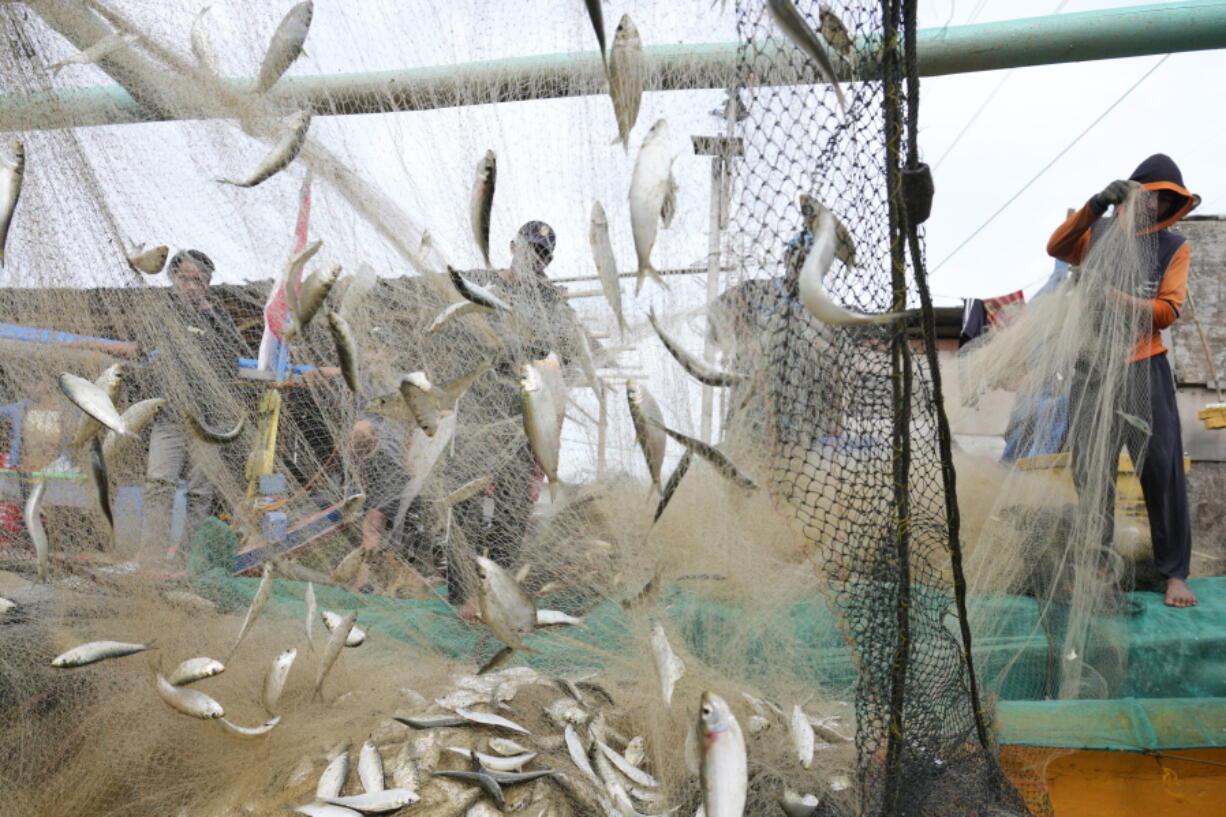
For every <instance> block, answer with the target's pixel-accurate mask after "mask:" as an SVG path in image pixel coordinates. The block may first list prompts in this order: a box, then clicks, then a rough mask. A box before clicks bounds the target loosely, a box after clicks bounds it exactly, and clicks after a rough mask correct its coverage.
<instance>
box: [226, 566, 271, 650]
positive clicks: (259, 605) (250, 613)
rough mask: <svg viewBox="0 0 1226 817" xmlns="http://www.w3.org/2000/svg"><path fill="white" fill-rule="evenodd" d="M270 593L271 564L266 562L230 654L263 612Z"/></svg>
mask: <svg viewBox="0 0 1226 817" xmlns="http://www.w3.org/2000/svg"><path fill="white" fill-rule="evenodd" d="M270 595H272V565H271V564H269V563H267V562H266V563H265V564H264V570H263V572H262V573H261V574H260V584H259V587H257V588H256V590H255V595H254V596H252V598H251V606H250V607H248V608H247V615H246V617H245V618H244V619H243V626H242V627H241V628H240V629H239V631H238V638H236V639H234V646H233V647H231V648H230V655H233V654H234V651H235V650H237V649H238V645H239V644H241V643H243V639H244V638H246V637H247V633H248V632H250V631H251V626H252V625H253V624H255V620H256V619H257V618H259V617H260V613H262V612H264V607H265V606H266V605H267V604H268V597H269V596H270ZM227 660H228V659H227Z"/></svg>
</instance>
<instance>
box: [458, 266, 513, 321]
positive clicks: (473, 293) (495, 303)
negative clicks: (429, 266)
mask: <svg viewBox="0 0 1226 817" xmlns="http://www.w3.org/2000/svg"><path fill="white" fill-rule="evenodd" d="M447 274H448V276H450V278H451V285H452V286H453V287H455V290H456V292H458V293H460V297H461V298H463V299H464V300H466V301H472V302H473V303H475V304H476V305H477V306H483V307H485V308H486V309H498V310H501V311H503V312H510V311H511V307H510V306H509V305H508V304H507V302H506V301H504V300H502V299H501V298H499V297H498V296H497V295H495V294H494V293H493V292H490V291H489V290H488V289H486V288H485V287H483V286H480V285H478V284H474V283H473V282H472V281H469V280H468V279H466V278H465V277H464V276H463V275H461V274H460V271H459V270H457V269H455V268H454V267H450V266H449V267H447Z"/></svg>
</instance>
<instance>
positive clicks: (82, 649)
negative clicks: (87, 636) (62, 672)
mask: <svg viewBox="0 0 1226 817" xmlns="http://www.w3.org/2000/svg"><path fill="white" fill-rule="evenodd" d="M147 649H149V648H148V647H146V646H145V645H144V644H130V643H128V642H126V641H90V642H89V643H88V644H82V645H81V646H79V647H73V648H72V649H71V650H69V651H68V652H65V653H61V654H60V655H57V656H56V657H55V658H53V659H51V666H53V667H59V668H60V669H68V668H70V667H83V666H85V665H86V664H92V663H94V662H95V661H103V660H105V659H107V658H123V657H124V656H125V655H132V654H134V653H138V652H144V651H145V650H147Z"/></svg>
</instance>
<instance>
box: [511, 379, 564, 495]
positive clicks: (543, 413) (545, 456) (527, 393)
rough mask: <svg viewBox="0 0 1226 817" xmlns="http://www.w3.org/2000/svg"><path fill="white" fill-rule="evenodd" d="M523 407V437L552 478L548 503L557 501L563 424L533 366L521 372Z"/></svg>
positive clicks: (550, 478)
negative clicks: (526, 438)
mask: <svg viewBox="0 0 1226 817" xmlns="http://www.w3.org/2000/svg"><path fill="white" fill-rule="evenodd" d="M521 375H522V379H521V380H520V381H519V386H520V392H519V394H520V403H521V405H522V406H523V419H524V434H525V435H527V437H528V446H529V447H530V448H531V449H532V455H533V456H534V457H536V461H537V464H538V465H540V467H541V470H542V471H544V472H545V475H546V476H547V477H549V499H550V501H556V500H557V491H558V465H559V456H560V454H561V450H562V424H561V423H560V422H559V421H558V413H559V412H558V409H559V408H561V407H559V406H558V405H557V404H556V402H555V400H554V396H553V394H552V393H551V392H550V390H549V389H547V388H545V382H544V380H543V378H542V377H541V373H540V371H539V370H538V369H537V368H536V367H535V366H533V365H532V364H527V365H525V366H524V367H523V368H522V370H521Z"/></svg>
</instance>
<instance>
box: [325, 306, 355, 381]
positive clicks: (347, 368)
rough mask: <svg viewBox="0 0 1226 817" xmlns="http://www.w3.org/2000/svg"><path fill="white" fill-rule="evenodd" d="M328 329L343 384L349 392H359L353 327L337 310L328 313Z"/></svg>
mask: <svg viewBox="0 0 1226 817" xmlns="http://www.w3.org/2000/svg"><path fill="white" fill-rule="evenodd" d="M328 329H329V330H330V331H331V332H332V342H333V343H334V344H335V345H336V357H337V359H338V360H339V361H340V364H341V374H342V375H343V376H344V378H345V384H346V385H347V386H349V390H350V391H351V392H353V393H354V394H359V393H360V392H361V388H360V385H359V381H358V342H357V341H356V340H355V339H354V337H353V329H352V328H351V327H350V326H349V321H347V320H345V319H344V318H343V317H342V316H341V314H340V313H339V312H329V313H328Z"/></svg>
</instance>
